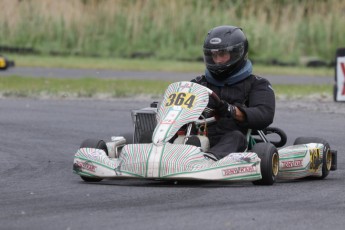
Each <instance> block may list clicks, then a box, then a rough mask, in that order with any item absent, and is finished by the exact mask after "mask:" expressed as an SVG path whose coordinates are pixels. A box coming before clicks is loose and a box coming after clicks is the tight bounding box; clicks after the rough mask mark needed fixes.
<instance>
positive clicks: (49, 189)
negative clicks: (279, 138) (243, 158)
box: [0, 98, 345, 230]
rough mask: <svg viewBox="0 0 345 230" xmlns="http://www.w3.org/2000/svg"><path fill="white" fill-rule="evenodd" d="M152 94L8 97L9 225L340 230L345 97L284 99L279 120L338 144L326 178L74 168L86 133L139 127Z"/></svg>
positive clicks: (1, 167)
mask: <svg viewBox="0 0 345 230" xmlns="http://www.w3.org/2000/svg"><path fill="white" fill-rule="evenodd" d="M149 102H150V101H147V100H131V99H122V100H66V99H65V100H40V99H36V100H35V99H15V98H2V99H0V130H1V131H0V156H1V161H0V162H1V164H0V223H1V224H0V229H66V230H67V229H68V230H73V229H246V230H248V229H265V230H268V229H283V230H284V229H286V230H287V229H301V230H303V229H306V230H309V229H315V230H318V229H332V230H340V229H343V228H344V226H345V218H344V214H345V199H344V197H345V187H344V185H345V178H344V175H345V170H344V166H343V165H344V163H345V157H344V151H345V146H344V125H343V124H344V119H345V104H343V103H334V102H332V101H294V102H287V101H278V102H277V112H276V116H275V121H274V124H273V125H274V126H277V127H280V128H282V129H283V130H285V131H286V133H287V134H288V144H289V145H290V144H292V143H293V141H294V139H295V138H296V137H298V136H319V137H323V138H325V139H327V140H328V141H329V143H330V145H331V147H332V148H333V149H336V150H338V170H337V171H334V172H331V173H330V175H329V176H328V177H327V178H326V179H324V180H297V181H279V182H278V183H276V184H275V185H273V186H254V185H252V184H251V183H249V182H246V183H227V184H223V183H206V182H194V183H193V182H189V183H187V182H185V183H177V184H175V183H171V182H159V181H140V180H119V181H117V180H104V181H102V182H100V183H85V182H82V181H81V179H80V178H79V177H78V176H77V175H74V174H73V173H72V162H73V154H74V153H75V151H76V150H77V149H78V146H79V145H80V143H81V142H82V140H84V139H86V138H99V139H109V138H110V136H111V135H118V134H123V133H127V132H128V131H130V130H131V129H132V125H131V118H130V110H131V109H137V108H141V107H145V106H148V104H149Z"/></svg>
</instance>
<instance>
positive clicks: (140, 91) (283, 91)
mask: <svg viewBox="0 0 345 230" xmlns="http://www.w3.org/2000/svg"><path fill="white" fill-rule="evenodd" d="M170 83H171V82H166V81H157V80H113V79H96V78H81V79H65V78H64V79H57V78H31V77H19V76H9V77H1V78H0V95H1V96H2V97H33V98H36V97H54V98H99V97H102V98H119V97H138V96H142V95H146V96H149V97H159V96H161V95H162V94H163V92H164V90H165V89H166V87H167V86H168V85H169V84H170ZM274 89H275V92H276V96H277V98H278V99H279V98H284V99H298V98H302V97H310V96H314V95H318V97H320V96H321V97H327V96H328V97H330V96H331V95H332V86H330V85H274Z"/></svg>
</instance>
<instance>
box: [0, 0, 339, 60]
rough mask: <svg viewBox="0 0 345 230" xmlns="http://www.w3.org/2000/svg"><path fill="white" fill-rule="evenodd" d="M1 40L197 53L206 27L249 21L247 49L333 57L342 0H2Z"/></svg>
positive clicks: (61, 47) (45, 47)
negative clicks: (248, 46)
mask: <svg viewBox="0 0 345 230" xmlns="http://www.w3.org/2000/svg"><path fill="white" fill-rule="evenodd" d="M0 9H1V10H0V45H6V46H19V47H30V48H34V49H36V50H39V51H40V52H43V53H49V52H51V51H55V52H61V53H66V54H71V55H76V54H78V55H79V54H81V55H99V56H117V57H130V56H131V55H134V54H136V53H144V54H147V55H153V56H154V57H156V58H160V59H196V58H199V57H201V56H202V52H201V47H202V43H203V40H204V37H205V35H206V33H207V31H208V30H209V29H210V28H212V27H214V26H218V25H223V24H231V25H237V26H240V27H242V28H243V29H244V31H245V32H246V34H247V36H248V39H249V42H250V57H251V58H253V59H256V60H263V61H267V60H271V59H278V60H283V61H297V60H298V59H299V58H300V57H302V56H317V57H319V58H321V59H324V60H328V61H329V60H332V59H333V57H334V54H335V50H336V48H337V47H340V46H345V39H344V34H345V33H344V32H345V26H344V21H345V13H344V12H345V1H339V0H291V1H288V0H226V1H225V0H59V1H56V0H0Z"/></svg>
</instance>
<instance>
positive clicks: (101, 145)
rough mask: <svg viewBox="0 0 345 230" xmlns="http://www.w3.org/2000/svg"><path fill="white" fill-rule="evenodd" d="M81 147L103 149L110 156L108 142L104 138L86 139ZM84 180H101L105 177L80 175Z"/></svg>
mask: <svg viewBox="0 0 345 230" xmlns="http://www.w3.org/2000/svg"><path fill="white" fill-rule="evenodd" d="M80 148H94V149H100V150H103V151H104V152H105V153H106V154H107V156H108V148H107V144H106V143H105V141H103V140H96V139H86V140H85V141H83V142H82V143H81V145H80ZM80 177H81V179H83V181H86V182H100V181H101V180H103V178H97V177H88V176H80Z"/></svg>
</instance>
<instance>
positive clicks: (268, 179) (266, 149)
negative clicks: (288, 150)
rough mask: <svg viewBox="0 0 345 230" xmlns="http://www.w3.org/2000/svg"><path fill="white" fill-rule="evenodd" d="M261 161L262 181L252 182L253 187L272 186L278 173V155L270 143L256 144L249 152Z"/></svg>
mask: <svg viewBox="0 0 345 230" xmlns="http://www.w3.org/2000/svg"><path fill="white" fill-rule="evenodd" d="M251 151H252V152H254V153H256V154H257V155H258V157H259V158H260V159H261V163H260V168H261V175H262V179H261V180H257V181H253V184H255V185H272V184H274V182H275V181H276V177H277V175H278V172H279V155H278V150H277V148H276V147H275V146H274V145H273V144H271V143H257V144H256V145H254V147H253V148H252V150H251Z"/></svg>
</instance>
